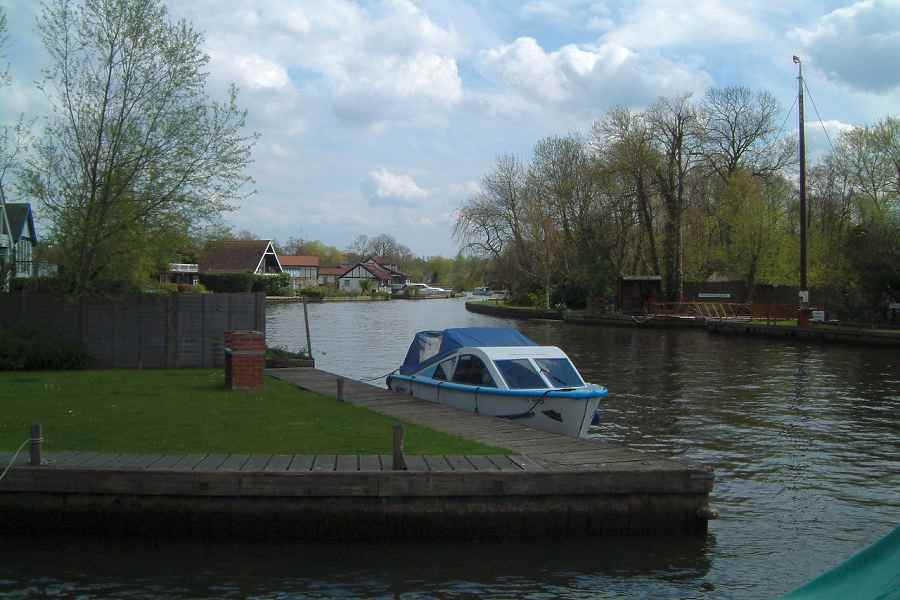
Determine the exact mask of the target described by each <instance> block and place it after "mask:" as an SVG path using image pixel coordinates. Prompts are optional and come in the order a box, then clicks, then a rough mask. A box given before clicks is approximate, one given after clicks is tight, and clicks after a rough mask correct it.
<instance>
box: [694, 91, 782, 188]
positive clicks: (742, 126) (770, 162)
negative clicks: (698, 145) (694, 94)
mask: <svg viewBox="0 0 900 600" xmlns="http://www.w3.org/2000/svg"><path fill="white" fill-rule="evenodd" d="M780 112H781V106H780V104H779V103H778V100H776V99H775V97H774V96H773V95H772V94H770V93H769V92H765V91H761V92H756V93H754V92H753V91H752V90H750V89H749V88H746V87H740V86H735V87H726V88H710V89H709V90H707V91H706V95H705V96H704V97H703V100H702V101H701V102H700V110H699V118H700V120H701V125H702V128H703V145H702V152H703V157H704V159H705V160H706V163H707V165H708V166H709V167H710V168H711V169H712V170H713V171H714V172H715V173H716V175H718V176H719V178H720V179H722V181H727V180H728V178H729V177H730V176H731V175H733V174H734V173H735V172H736V171H737V170H738V169H746V170H748V171H749V172H750V173H751V174H752V175H755V176H758V177H768V176H771V175H774V174H777V173H779V172H780V171H781V170H782V169H784V168H785V167H786V166H787V165H788V163H790V162H791V160H792V159H793V158H794V156H795V154H796V152H795V148H796V144H795V143H794V140H792V139H790V138H784V137H782V136H781V131H780V129H779V128H778V116H779V113H780Z"/></svg>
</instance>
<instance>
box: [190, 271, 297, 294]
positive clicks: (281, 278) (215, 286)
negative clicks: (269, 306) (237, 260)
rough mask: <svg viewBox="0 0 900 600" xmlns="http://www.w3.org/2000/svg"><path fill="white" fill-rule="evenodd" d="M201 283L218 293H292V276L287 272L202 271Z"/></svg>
mask: <svg viewBox="0 0 900 600" xmlns="http://www.w3.org/2000/svg"><path fill="white" fill-rule="evenodd" d="M200 283H202V284H203V285H204V286H205V287H206V289H207V290H209V291H210V292H214V293H218V294H229V293H231V294H234V293H240V292H265V293H266V296H285V295H290V294H291V276H290V275H288V274H287V273H277V274H275V275H256V274H254V273H200Z"/></svg>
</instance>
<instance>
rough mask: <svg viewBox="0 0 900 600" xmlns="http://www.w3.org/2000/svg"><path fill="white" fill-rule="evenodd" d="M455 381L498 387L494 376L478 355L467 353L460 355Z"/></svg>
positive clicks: (454, 376) (454, 375) (454, 374)
mask: <svg viewBox="0 0 900 600" xmlns="http://www.w3.org/2000/svg"><path fill="white" fill-rule="evenodd" d="M453 383H462V384H464V385H477V386H481V387H497V384H496V383H494V378H493V377H491V373H490V371H488V368H487V367H486V366H485V364H484V362H483V361H482V360H481V359H480V358H478V357H477V356H472V355H471V354H465V355H463V356H460V357H459V363H458V364H457V365H456V370H455V371H454V373H453Z"/></svg>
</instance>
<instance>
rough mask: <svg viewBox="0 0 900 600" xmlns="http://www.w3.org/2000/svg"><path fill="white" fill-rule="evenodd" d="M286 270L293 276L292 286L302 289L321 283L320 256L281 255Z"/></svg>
mask: <svg viewBox="0 0 900 600" xmlns="http://www.w3.org/2000/svg"><path fill="white" fill-rule="evenodd" d="M279 260H280V261H281V266H282V268H283V269H284V272H285V273H287V274H288V275H290V276H291V287H292V288H293V289H295V290H296V289H301V288H308V287H315V286H317V285H318V284H319V257H318V256H280V257H279Z"/></svg>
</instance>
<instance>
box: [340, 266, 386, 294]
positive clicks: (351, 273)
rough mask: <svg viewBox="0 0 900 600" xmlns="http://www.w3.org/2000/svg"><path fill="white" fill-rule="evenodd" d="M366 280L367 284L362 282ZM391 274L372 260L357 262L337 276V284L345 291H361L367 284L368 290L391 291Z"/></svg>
mask: <svg viewBox="0 0 900 600" xmlns="http://www.w3.org/2000/svg"><path fill="white" fill-rule="evenodd" d="M363 281H368V282H369V283H368V284H363V283H362V282H363ZM392 283H393V274H392V273H391V272H390V271H387V270H385V269H383V268H381V267H380V266H378V265H377V264H373V263H372V262H369V261H366V262H358V263H356V264H355V265H353V266H352V267H350V268H349V269H347V270H346V272H345V273H344V274H343V275H341V276H339V277H338V278H337V286H338V288H339V289H341V290H344V291H346V292H361V291H363V287H364V286H366V285H368V288H367V289H368V291H376V292H391V291H392Z"/></svg>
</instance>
